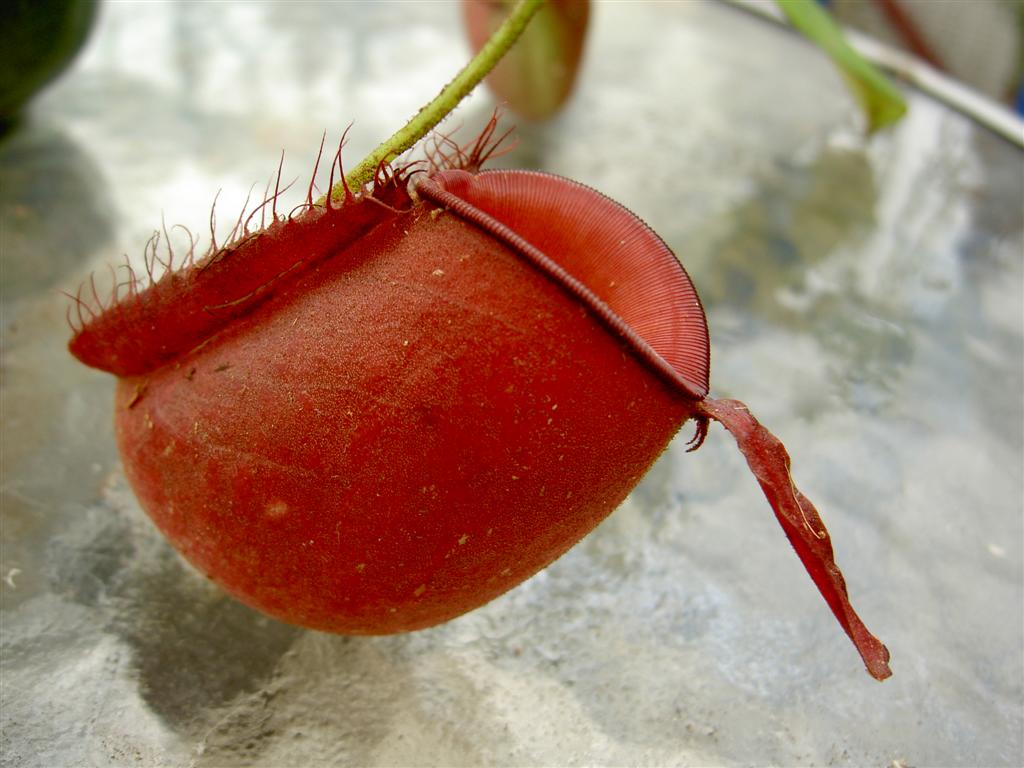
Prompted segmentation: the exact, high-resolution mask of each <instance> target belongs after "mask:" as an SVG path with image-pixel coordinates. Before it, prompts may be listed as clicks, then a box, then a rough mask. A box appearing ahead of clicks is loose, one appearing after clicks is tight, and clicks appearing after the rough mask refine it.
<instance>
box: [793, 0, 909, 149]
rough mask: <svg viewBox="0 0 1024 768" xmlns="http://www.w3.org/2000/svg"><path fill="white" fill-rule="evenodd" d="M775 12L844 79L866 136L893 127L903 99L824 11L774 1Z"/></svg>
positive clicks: (808, 2) (802, 1) (810, 2)
mask: <svg viewBox="0 0 1024 768" xmlns="http://www.w3.org/2000/svg"><path fill="white" fill-rule="evenodd" d="M776 3H777V4H778V6H779V8H780V9H781V10H782V12H783V13H784V14H785V15H786V18H787V19H789V22H790V24H792V25H793V26H794V27H796V28H797V29H798V30H799V31H800V32H802V33H803V34H804V36H805V37H807V38H808V39H809V40H811V41H812V42H813V43H815V44H817V45H818V47H820V48H821V49H822V50H823V51H825V53H827V54H828V55H829V56H830V57H831V58H832V61H834V62H835V64H836V66H837V67H839V70H840V72H841V73H842V74H843V77H844V78H845V79H846V82H847V84H848V85H849V87H850V90H851V91H852V92H853V95H854V96H856V97H857V101H858V102H860V106H861V109H862V110H863V111H864V115H865V116H866V117H867V120H868V133H874V132H875V131H877V130H879V129H880V128H885V127H887V126H890V125H893V124H894V123H896V122H898V121H899V120H900V118H902V117H903V115H904V113H905V112H906V111H907V103H906V101H904V100H903V96H902V95H901V94H900V92H899V91H898V90H897V89H896V86H894V85H893V84H892V83H891V82H890V81H889V80H888V79H887V78H886V77H885V75H883V74H882V73H881V72H879V71H878V69H876V68H875V67H874V66H872V65H871V64H869V63H868V62H867V61H866V60H865V59H864V58H863V57H862V56H861V55H860V54H859V53H857V52H856V51H855V50H854V49H853V48H852V47H851V46H850V44H849V43H848V42H846V39H845V38H844V37H843V33H842V30H840V29H839V26H838V25H837V24H836V23H835V21H833V20H832V17H831V15H829V13H828V11H826V10H825V9H823V8H822V7H821V6H820V5H818V3H817V2H815V0H776Z"/></svg>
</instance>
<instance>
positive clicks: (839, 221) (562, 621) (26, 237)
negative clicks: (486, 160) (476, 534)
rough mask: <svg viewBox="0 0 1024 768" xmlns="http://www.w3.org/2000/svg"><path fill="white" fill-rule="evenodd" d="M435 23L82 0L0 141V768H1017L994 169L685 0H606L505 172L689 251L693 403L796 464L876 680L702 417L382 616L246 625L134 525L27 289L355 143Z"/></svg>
mask: <svg viewBox="0 0 1024 768" xmlns="http://www.w3.org/2000/svg"><path fill="white" fill-rule="evenodd" d="M456 11H457V9H456V7H455V6H453V5H450V4H439V5H433V4H430V3H416V4H409V3H403V4H389V3H374V4H366V5H359V4H348V3H347V4H343V5H335V4H290V3H279V4H272V3H262V4H244V5H243V4H238V5H224V4H199V3H190V4H108V5H106V6H105V7H104V8H103V9H102V13H101V14H100V18H99V23H98V26H97V28H96V30H95V34H94V36H93V38H92V39H91V42H90V43H89V45H88V47H87V48H86V50H85V51H84V54H83V56H82V58H81V59H80V60H79V61H78V62H77V64H76V66H75V67H74V68H73V69H72V70H71V71H70V72H69V73H68V74H67V76H66V77H64V78H63V79H62V80H61V81H60V82H59V83H57V84H56V85H54V86H53V87H52V88H50V89H49V90H47V91H46V92H45V93H44V94H43V95H42V96H41V97H40V98H39V99H38V100H37V101H36V102H35V104H34V105H33V107H32V109H31V110H30V112H29V114H28V115H27V116H26V117H25V119H23V120H22V121H21V122H20V123H18V124H17V125H15V126H14V127H13V128H12V130H11V131H9V132H8V133H7V134H6V135H5V136H4V137H3V138H2V139H0V204H2V210H0V215H2V223H0V231H2V242H0V256H2V259H3V281H2V288H3V294H2V295H3V318H2V323H3V349H2V355H3V358H2V370H3V374H2V380H0V386H2V388H3V389H2V395H3V427H2V428H3V482H2V490H3V508H2V547H3V549H2V557H0V571H2V572H0V579H2V580H0V601H2V611H3V614H2V646H0V649H2V678H0V683H2V684H0V698H2V702H0V703H2V708H0V719H2V722H0V762H2V764H3V765H5V766H26V767H27V766H70V765H76V766H77V765H95V766H157V765H160V766H165V765H183V766H184V765H194V766H232V765H239V766H241V765H246V766H249V765H255V766H309V765H327V764H330V765H341V764H359V765H621V764H630V765H694V764H768V763H770V764H781V765H796V764H801V765H851V766H853V765H857V766H859V765H876V766H889V765H903V766H912V765H913V766H922V765H963V766H968V765H1020V764H1021V762H1022V759H1024V755H1022V647H1024V637H1022V608H1021V606H1022V604H1024V601H1022V580H1024V577H1022V566H1021V547H1022V543H1021V542H1022V498H1024V488H1022V424H1024V414H1022V392H1024V362H1022V349H1024V339H1022V321H1024V316H1022V312H1024V310H1022V284H1024V280H1022V277H1024V276H1022V251H1024V222H1022V209H1024V208H1022V204H1021V203H1022V201H1024V157H1022V153H1021V151H1020V150H1019V149H1017V148H1015V147H1013V146H1011V145H1010V144H1008V143H1006V142H1004V141H1002V140H1000V139H998V138H995V137H993V136H992V135H991V134H989V133H988V132H987V131H986V130H985V129H983V128H980V127H978V126H976V125H974V124H972V123H971V122H969V121H968V120H967V119H965V118H964V117H962V116H959V115H957V114H955V113H953V112H952V111H951V110H950V109H948V108H947V107H945V106H943V105H942V104H940V103H938V102H936V101H934V100H932V99H929V98H926V97H923V96H920V95H919V94H916V93H914V92H909V93H908V98H909V100H910V105H911V109H910V114H909V116H908V118H907V119H906V120H905V121H904V122H903V123H902V124H901V125H900V126H899V127H897V128H896V129H895V130H894V131H892V132H890V133H887V134H885V135H883V136H879V137H878V138H876V139H875V140H873V141H871V142H867V141H865V140H864V139H863V137H862V136H861V134H860V132H859V116H858V114H857V112H856V110H855V107H854V104H853V103H852V101H851V99H850V97H849V96H848V95H847V93H846V92H845V90H844V89H843V87H842V84H841V81H840V80H839V78H838V76H837V75H836V74H835V73H834V72H833V71H832V70H831V69H830V68H829V66H828V65H827V64H826V63H825V61H824V60H823V59H822V57H821V56H820V55H819V54H818V53H816V52H815V51H814V50H812V49H811V48H810V47H808V46H806V45H804V44H803V43H801V42H799V41H798V40H796V39H795V38H793V37H791V36H789V35H787V34H785V33H783V32H780V31H779V30H777V29H774V28H772V27H769V26H766V25H765V24H764V23H762V22H760V21H757V20H754V19H752V18H750V17H747V16H745V15H743V14H740V13H738V12H736V11H734V10H732V9H730V8H727V7H723V6H720V5H717V4H705V3H698V2H687V3H679V4H670V3H660V4H653V3H652V4H640V3H622V4H600V5H599V6H598V8H597V10H596V12H595V15H594V27H593V35H592V38H591V40H590V45H589V49H588V52H587V55H586V59H585V62H584V66H583V69H582V72H581V76H582V80H581V83H580V87H579V90H578V92H577V93H576V95H575V97H574V99H573V101H572V102H571V104H570V106H569V107H568V109H567V110H566V111H565V112H564V113H563V114H562V115H561V116H559V117H558V118H557V119H556V120H554V121H553V122H551V123H548V124H546V125H542V126H530V125H524V126H522V127H521V128H520V130H519V136H520V144H519V146H518V148H517V149H516V150H515V152H513V153H512V154H510V155H508V156H507V157H505V158H503V160H502V162H504V163H507V164H512V165H519V166H531V167H541V168H544V169H546V170H549V171H552V172H555V173H560V174H564V175H567V176H571V177H573V178H576V179H578V180H579V181H582V182H584V183H587V184H590V185H592V186H594V187H596V188H598V189H600V190H602V191H603V192H605V193H606V194H609V195H610V196H612V197H614V198H616V199H618V200H620V201H621V202H623V203H624V204H625V205H627V206H628V207H630V208H632V209H633V210H634V211H636V212H637V213H638V214H639V215H640V216H642V217H643V218H644V219H646V220H647V221H648V222H650V223H651V225H652V226H653V227H654V228H655V229H656V230H657V231H659V232H660V233H661V234H662V236H663V237H664V238H665V239H666V240H667V241H668V243H669V245H670V246H671V247H672V248H673V249H674V250H675V251H676V252H677V254H678V255H679V256H680V258H681V259H682V260H683V261H684V263H685V264H686V266H687V268H688V270H689V272H690V275H691V276H692V277H693V279H694V282H695V283H696V284H697V287H698V289H699V290H700V291H701V295H702V298H703V300H704V304H705V306H706V308H707V310H708V318H709V322H710V326H711V335H712V340H713V345H714V351H713V365H712V388H713V392H714V393H715V394H716V395H717V396H736V397H740V398H742V399H744V400H746V401H747V402H748V403H749V404H750V406H751V409H752V410H753V411H754V412H755V413H756V414H758V416H759V417H760V418H761V420H762V421H763V422H764V423H765V424H766V425H768V426H769V427H770V428H771V429H772V430H773V431H775V432H776V433H777V434H778V435H779V436H780V437H781V438H782V439H783V440H784V441H785V442H786V444H787V445H788V447H789V449H790V453H791V454H792V455H793V459H794V468H795V476H796V479H797V481H798V482H799V484H800V485H801V486H802V488H803V489H804V490H805V491H806V492H807V494H808V496H810V497H811V498H812V499H814V500H815V501H816V502H817V504H818V507H819V509H820V510H821V512H822V514H823V516H824V518H825V520H826V522H827V523H828V525H829V527H830V529H831V531H832V534H833V537H834V541H835V545H836V550H837V556H838V559H839V563H840V565H841V566H842V567H843V569H844V571H845V573H846V576H847V580H848V582H849V585H850V589H851V593H852V595H853V598H854V602H855V604H856V605H857V607H858V609H859V610H860V612H861V614H862V616H863V618H864V619H865V621H866V623H867V624H868V626H869V627H870V628H871V629H872V630H874V631H875V632H877V633H878V635H879V636H880V637H881V638H882V639H883V640H884V641H885V642H886V643H887V645H888V646H889V648H890V650H891V651H892V655H893V664H892V666H893V670H894V676H893V677H892V678H891V679H890V680H889V681H887V682H885V683H884V684H878V683H876V682H874V681H873V680H871V679H870V678H869V677H868V676H867V675H866V674H865V673H864V671H863V668H862V666H861V664H860V661H859V659H858V658H857V656H856V655H855V653H854V651H853V649H852V648H851V647H850V645H849V643H848V641H847V640H846V638H845V637H843V636H842V634H841V632H840V631H839V629H838V628H837V627H836V625H835V623H834V622H833V620H832V618H831V616H830V615H829V613H828V611H827V608H826V607H825V605H824V604H823V603H822V601H821V599H820V597H819V596H818V595H817V594H816V592H815V591H814V589H813V587H812V586H811V584H810V582H809V580H808V579H807V577H806V576H805V574H804V573H803V569H802V568H801V567H800V565H799V563H798V562H797V560H796V558H795V557H794V556H793V554H792V552H791V551H790V549H789V547H788V545H787V544H786V542H785V540H784V538H783V536H782V534H781V532H780V531H779V530H778V528H777V526H776V524H775V522H774V520H773V519H772V515H771V512H770V510H769V508H768V507H767V505H766V503H765V501H764V499H763V498H762V497H761V496H760V493H759V490H758V489H757V487H756V485H755V483H754V481H753V479H752V478H751V477H750V476H749V474H748V473H747V470H746V468H745V466H744V465H743V462H742V459H741V457H740V456H739V454H738V453H737V451H736V450H735V448H734V445H733V444H732V441H731V439H730V438H729V437H728V436H727V435H726V434H725V433H724V431H722V430H721V429H719V428H713V429H712V433H711V435H710V436H709V438H708V440H707V443H706V445H705V446H704V447H703V448H702V449H701V450H700V451H699V452H698V453H696V454H686V453H685V452H684V448H685V445H684V442H685V440H686V439H687V438H688V437H689V435H688V434H683V435H681V436H680V438H679V439H677V440H676V442H675V443H673V445H672V446H671V447H670V449H669V450H668V452H667V453H666V454H665V455H664V456H663V457H662V459H661V460H660V461H659V462H658V464H657V465H656V466H655V467H654V469H653V471H652V472H651V473H650V475H649V476H648V477H647V478H646V479H645V480H644V482H643V483H642V484H641V485H640V487H639V488H638V489H637V490H636V491H635V493H634V494H633V495H632V496H631V497H630V498H629V500H627V502H626V503H625V504H624V505H623V506H622V508H621V509H619V510H618V511H617V512H616V513H615V514H614V515H612V517H611V518H609V519H608V521H607V522H606V523H604V524H603V525H602V526H601V527H600V528H599V529H598V530H597V531H595V532H594V533H593V534H592V535H591V536H590V537H588V538H587V539H586V540H584V541H583V542H582V543H581V544H580V545H579V546H578V547H576V548H575V549H574V550H573V551H571V552H570V553H569V554H568V555H567V556H565V557H564V558H563V559H561V560H560V561H558V562H557V563H555V564H554V565H553V566H551V567H550V568H548V569H547V570H546V571H544V572H542V573H541V574H539V575H538V576H537V577H535V578H534V579H532V580H531V581H529V582H527V583H526V584H524V585H522V586H521V587H519V588H518V589H516V590H513V591H512V592H511V593H509V594H507V595H505V596H504V597H502V598H500V599H498V600H496V601H495V602H494V603H492V604H490V605H488V606H486V607H485V608H483V609H481V610H478V611H476V612H475V613H473V614H470V615H468V616H465V617H463V618H461V619H458V620H456V621H453V622H451V623H449V624H447V625H444V626H441V627H437V628H435V629H431V630H427V631H423V632H419V633H415V634H412V635H406V636H396V637H386V638H344V637H334V636H328V635H324V634H319V633H315V632H308V631H304V630H300V629H295V628H292V627H288V626H285V625H282V624H280V623H277V622H274V621H272V620H270V619H266V618H264V617H262V616H260V615H258V614H256V613H254V612H252V611H250V610H249V609H247V608H245V607H243V606H241V605H239V604H237V603H236V602H234V601H233V600H231V599H230V598H228V597H226V596H224V595H223V594H221V593H220V591H219V590H218V589H217V588H216V587H214V586H212V585H211V584H209V583H208V582H206V580H205V579H204V578H203V577H202V576H201V575H200V574H198V573H196V572H195V571H194V570H193V569H191V568H190V567H189V566H188V565H187V564H185V563H184V562H183V561H182V560H181V559H180V558H179V557H178V556H177V555H176V554H175V553H174V552H173V551H172V550H171V549H170V548H169V547H168V546H167V545H166V544H165V543H164V542H163V540H162V539H161V538H160V536H159V535H158V534H157V532H156V531H155V529H154V528H153V527H152V525H151V524H150V523H149V521H148V519H147V518H146V517H145V515H144V514H143V513H142V512H141V511H140V509H139V507H138V505H137V503H136V502H135V500H134V497H133V496H132V494H131V492H130V490H129V489H128V488H127V486H126V483H125V480H124V476H123V474H122V470H121V468H120V466H119V462H118V458H117V453H116V450H115V447H114V444H113V437H112V428H111V408H112V393H113V381H112V380H111V379H110V378H109V377H107V376H105V375H103V374H99V373H97V372H93V371H90V370H87V369H85V368H83V367H81V366H79V365H78V364H77V363H75V362H74V361H73V360H72V359H71V358H70V357H69V356H68V355H67V353H66V351H65V349H64V345H65V343H66V341H67V338H68V328H67V326H66V323H65V317H64V315H65V309H66V307H67V303H66V301H65V300H64V298H63V297H62V296H61V295H60V293H59V291H60V290H70V291H73V290H74V289H75V287H77V285H78V284H79V282H80V281H81V280H82V279H83V278H85V277H87V276H88V275H89V273H90V272H93V271H95V272H96V273H97V275H103V274H105V270H106V265H107V264H108V263H115V262H116V261H117V257H118V256H119V254H122V253H127V254H129V256H130V258H132V259H134V260H135V263H136V264H139V263H140V262H139V261H138V259H139V257H140V256H141V253H142V245H143V243H144V242H145V240H146V239H147V238H148V237H149V235H150V234H151V232H152V230H153V228H154V227H155V226H159V223H160V216H161V213H163V214H164V215H165V217H166V219H167V221H168V223H173V222H181V223H184V224H187V225H188V226H189V227H191V228H192V229H193V231H196V232H200V231H204V228H205V227H206V222H207V221H208V218H209V206H210V204H211V202H212V200H213V195H214V193H216V192H217V190H218V189H219V190H221V192H220V197H219V201H218V211H221V212H222V213H221V216H220V220H221V225H220V226H219V230H218V231H219V233H220V235H221V236H223V234H225V233H226V232H227V230H228V229H230V226H231V224H232V223H233V221H234V217H235V215H237V211H238V210H239V209H240V208H241V206H242V204H243V201H244V200H245V196H246V193H247V191H248V190H249V189H250V185H252V184H253V182H256V181H258V182H259V185H258V186H259V189H262V186H263V183H264V181H265V179H266V178H267V176H268V174H269V173H271V171H272V170H274V169H275V168H276V165H277V159H278V153H279V152H280V150H281V149H282V148H284V149H285V151H286V164H285V169H286V170H285V177H286V178H288V179H290V178H292V177H298V178H301V179H303V181H302V182H300V184H299V186H301V185H302V184H304V183H305V182H304V179H305V177H306V174H308V172H309V169H310V168H311V166H312V160H313V157H314V153H315V150H316V147H317V146H318V144H319V140H320V137H321V134H322V132H323V131H324V130H325V129H326V130H327V132H328V138H329V140H330V139H331V138H335V139H336V137H337V135H339V134H340V132H341V130H342V129H343V128H344V127H345V126H346V125H348V123H350V122H354V123H355V125H354V127H353V129H352V132H351V134H350V137H351V143H350V145H349V147H348V148H347V152H346V157H348V158H351V159H353V160H354V159H357V158H359V157H362V156H363V154H364V153H365V152H367V151H368V150H369V149H371V148H372V146H373V145H374V144H375V143H376V142H377V141H378V140H379V139H380V138H382V137H384V136H385V135H387V134H389V133H390V132H391V131H392V130H393V129H394V128H395V127H397V126H398V125H399V124H400V123H401V122H402V121H403V120H404V119H405V118H406V117H408V115H410V114H412V113H413V112H415V111H416V109H417V108H418V107H419V106H420V105H421V104H422V103H423V102H425V101H426V100H427V99H428V98H429V97H430V96H431V95H432V93H433V92H434V91H435V90H436V88H437V87H438V86H439V85H440V84H442V83H443V82H446V81H447V80H448V79H449V77H450V76H451V75H452V73H453V72H455V70H456V69H457V68H458V67H459V66H460V64H461V63H462V61H463V60H464V57H465V56H466V53H467V52H466V47H465V44H464V43H463V42H462V37H461V31H460V28H459V20H458V16H457V12H456ZM491 109H492V104H491V102H490V101H489V99H488V96H487V95H486V94H485V93H480V94H477V95H475V96H474V97H473V98H472V99H471V100H470V101H469V102H468V103H467V104H466V105H465V106H464V107H463V109H462V110H461V112H460V113H459V116H458V118H457V119H456V121H453V122H452V125H453V126H454V124H455V123H456V122H459V123H462V124H463V125H464V126H465V129H466V134H467V135H468V134H470V133H472V131H474V130H475V129H476V128H477V127H478V126H479V125H481V124H482V122H483V121H484V120H485V119H486V117H487V116H489V114H490V110H491ZM294 194H295V201H296V202H298V200H299V199H300V197H301V193H300V192H299V190H298V189H297V188H296V190H294Z"/></svg>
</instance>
